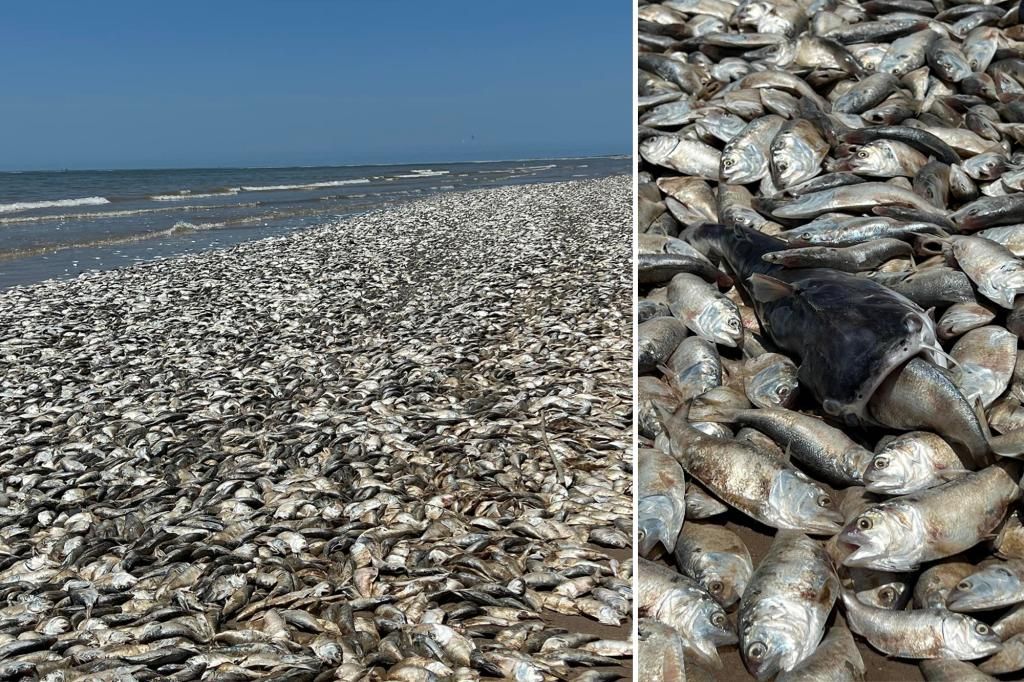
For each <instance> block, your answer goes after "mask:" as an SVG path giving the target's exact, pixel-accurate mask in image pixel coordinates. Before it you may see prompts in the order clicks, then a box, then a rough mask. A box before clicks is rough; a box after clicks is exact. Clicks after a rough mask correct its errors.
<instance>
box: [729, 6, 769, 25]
mask: <svg viewBox="0 0 1024 682" xmlns="http://www.w3.org/2000/svg"><path fill="white" fill-rule="evenodd" d="M771 13H772V5H771V3H770V2H766V1H765V0H743V1H742V2H740V4H739V5H738V6H737V7H736V10H735V11H734V12H733V13H732V19H733V20H734V21H735V22H736V25H737V26H757V24H758V22H759V21H760V20H761V18H762V17H765V16H767V15H769V14H771Z"/></svg>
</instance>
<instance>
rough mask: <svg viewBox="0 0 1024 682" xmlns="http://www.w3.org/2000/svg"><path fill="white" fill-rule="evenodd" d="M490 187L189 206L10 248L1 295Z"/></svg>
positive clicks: (0, 273)
mask: <svg viewBox="0 0 1024 682" xmlns="http://www.w3.org/2000/svg"><path fill="white" fill-rule="evenodd" d="M618 175H619V174H612V175H607V176H603V177H616V176H618ZM572 181H576V180H575V179H566V178H563V179H558V180H554V181H551V180H547V179H545V180H539V181H537V182H530V183H519V182H509V183H508V184H505V185H498V187H518V186H531V185H534V184H557V183H559V182H572ZM492 188H493V187H475V186H471V185H467V186H464V187H458V188H455V189H445V190H441V191H437V192H424V193H423V194H422V195H416V194H404V195H402V196H397V195H396V196H386V195H382V196H381V197H380V198H379V199H376V200H372V201H367V200H356V201H353V202H352V205H350V206H332V207H324V208H323V209H321V210H319V211H316V210H308V211H305V212H303V213H301V214H297V215H295V216H293V217H288V218H283V219H280V220H278V221H276V222H271V223H267V222H262V221H259V220H257V221H256V222H253V221H252V220H247V221H238V220H234V219H230V218H225V219H224V221H222V222H214V223H212V224H209V218H205V221H204V219H202V218H199V217H198V214H197V217H191V216H192V213H191V211H189V210H187V209H188V207H177V208H176V209H175V211H176V212H177V213H180V214H181V216H182V217H181V219H180V220H176V221H175V223H174V224H173V226H171V227H153V228H151V229H148V228H147V229H145V230H144V231H138V232H131V231H129V232H124V231H123V228H121V229H122V231H121V232H120V233H108V234H105V235H101V236H95V235H94V236H91V237H90V236H84V235H83V236H82V237H81V238H80V239H79V240H78V241H66V242H63V243H54V244H44V243H33V242H29V243H27V244H26V245H25V246H22V247H18V248H15V249H14V250H12V251H10V252H3V253H0V292H2V291H5V290H7V289H10V288H12V287H17V286H24V285H30V284H33V283H37V282H42V281H46V280H48V279H57V280H61V281H66V280H69V279H72V278H74V277H77V276H79V275H80V274H82V273H84V272H91V271H107V270H112V269H118V268H122V267H132V266H133V265H135V264H138V263H145V262H152V261H155V260H161V259H167V258H175V257H178V256H181V255H187V254H195V253H201V252H203V251H206V250H210V249H218V248H229V247H232V246H235V245H238V244H242V243H247V242H251V241H258V240H260V239H264V238H272V237H278V236H282V235H288V234H293V233H296V232H304V231H306V230H310V229H317V228H319V227H322V226H324V225H329V224H333V223H336V222H338V221H339V220H347V219H351V218H354V217H357V216H360V215H363V214H366V213H372V212H374V211H379V210H387V209H389V208H395V207H400V206H405V205H408V204H410V203H415V202H418V201H420V200H422V199H429V198H432V197H437V196H442V195H445V194H449V193H452V194H460V193H463V192H472V191H477V190H479V189H492ZM418 191H419V190H417V192H418ZM200 209H203V207H199V208H198V209H197V210H200ZM167 210H171V209H166V208H157V209H151V210H150V212H153V211H156V212H159V211H167ZM201 212H202V211H201ZM120 213H122V212H116V215H117V216H118V217H117V219H118V220H122V218H121V217H120ZM129 213H130V212H129ZM84 215H85V214H83V216H84ZM129 217H130V216H129ZM43 218H45V216H43ZM20 220H24V221H26V223H27V224H29V225H30V226H31V230H37V229H41V230H43V231H45V230H50V229H53V227H52V226H51V225H50V224H49V223H43V225H44V227H41V228H37V227H35V225H34V224H32V223H31V221H36V220H40V217H38V216H36V217H33V216H28V217H25V218H21V219H20ZM0 222H2V220H0ZM9 229H11V226H0V236H3V233H4V230H9ZM57 229H58V230H60V229H61V228H60V227H59V226H57ZM40 234H43V232H40ZM82 240H86V241H82Z"/></svg>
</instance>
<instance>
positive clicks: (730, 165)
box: [723, 159, 736, 168]
mask: <svg viewBox="0 0 1024 682" xmlns="http://www.w3.org/2000/svg"><path fill="white" fill-rule="evenodd" d="M723 163H724V164H725V167H726V168H731V167H732V166H734V165H736V162H735V161H733V160H732V159H726V160H725V161H724V162H723Z"/></svg>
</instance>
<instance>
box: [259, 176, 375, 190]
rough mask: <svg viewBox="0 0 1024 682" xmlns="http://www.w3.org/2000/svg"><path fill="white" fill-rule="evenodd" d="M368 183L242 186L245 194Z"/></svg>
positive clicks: (332, 182)
mask: <svg viewBox="0 0 1024 682" xmlns="http://www.w3.org/2000/svg"><path fill="white" fill-rule="evenodd" d="M367 182H370V179H369V178H355V179H352V180H330V181H328V182H311V183H309V184H307V185H256V186H243V187H242V188H241V189H242V191H245V192H275V191H280V190H290V189H319V188H321V187H342V186H343V185H361V184H364V183H367Z"/></svg>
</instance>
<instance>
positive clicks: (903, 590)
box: [857, 581, 911, 611]
mask: <svg viewBox="0 0 1024 682" xmlns="http://www.w3.org/2000/svg"><path fill="white" fill-rule="evenodd" d="M910 595H911V590H910V585H908V584H907V583H905V582H900V581H894V582H890V583H885V584H884V585H879V586H878V587H875V588H872V589H868V590H861V591H860V592H857V599H859V600H860V601H861V602H863V603H865V604H867V605H868V606H874V607H875V608H876V609H888V610H890V611H899V610H902V609H903V607H905V606H906V605H907V602H908V601H909V600H910Z"/></svg>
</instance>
